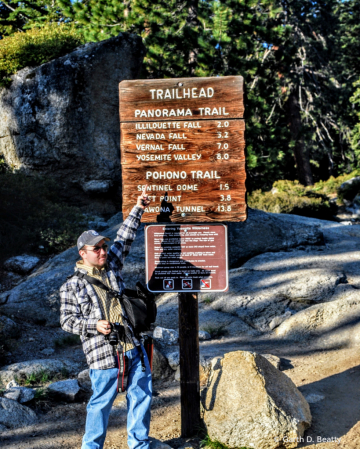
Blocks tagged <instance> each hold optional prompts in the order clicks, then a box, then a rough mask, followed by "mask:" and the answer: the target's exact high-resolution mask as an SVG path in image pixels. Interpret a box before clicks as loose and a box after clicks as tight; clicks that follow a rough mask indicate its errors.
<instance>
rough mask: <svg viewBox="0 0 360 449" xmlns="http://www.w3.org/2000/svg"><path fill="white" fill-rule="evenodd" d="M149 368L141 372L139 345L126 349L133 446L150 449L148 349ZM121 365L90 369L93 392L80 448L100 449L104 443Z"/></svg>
mask: <svg viewBox="0 0 360 449" xmlns="http://www.w3.org/2000/svg"><path fill="white" fill-rule="evenodd" d="M141 348H142V351H143V353H144V358H145V365H146V371H145V372H143V371H142V366H141V359H140V355H139V352H138V350H137V348H134V349H131V350H130V351H126V353H125V354H126V355H127V356H128V361H129V379H128V386H127V394H126V402H127V411H128V414H127V433H128V446H129V448H130V449H149V447H150V442H149V436H148V435H149V427H150V407H151V398H152V381H151V371H150V365H149V361H148V358H147V356H146V352H145V349H144V348H143V346H141ZM117 375H118V368H110V369H105V370H101V369H91V370H90V379H91V385H92V389H93V395H92V396H91V398H90V401H89V403H88V405H87V416H86V426H85V435H84V437H83V441H82V446H81V449H101V448H102V447H103V445H104V441H105V436H106V429H107V425H108V421H109V414H110V410H111V406H112V404H113V402H114V400H115V397H116V394H117V392H116V387H117Z"/></svg>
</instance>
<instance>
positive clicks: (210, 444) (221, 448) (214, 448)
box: [200, 435, 250, 449]
mask: <svg viewBox="0 0 360 449" xmlns="http://www.w3.org/2000/svg"><path fill="white" fill-rule="evenodd" d="M200 447H204V448H209V449H228V446H226V445H225V444H223V443H220V441H217V440H212V439H211V438H210V437H209V435H206V436H205V437H204V439H203V440H201V443H200ZM238 449H250V448H247V447H245V446H242V447H239V448H238Z"/></svg>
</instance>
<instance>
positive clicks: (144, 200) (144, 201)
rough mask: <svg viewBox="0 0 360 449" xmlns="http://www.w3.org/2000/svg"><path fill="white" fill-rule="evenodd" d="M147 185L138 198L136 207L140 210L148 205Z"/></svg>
mask: <svg viewBox="0 0 360 449" xmlns="http://www.w3.org/2000/svg"><path fill="white" fill-rule="evenodd" d="M146 189H147V185H146V186H145V187H144V188H143V191H142V194H141V195H140V196H138V199H137V203H136V205H137V206H139V207H141V209H145V207H146V206H148V205H149V204H150V198H149V197H148V195H147V193H146Z"/></svg>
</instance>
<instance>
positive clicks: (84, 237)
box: [77, 229, 110, 251]
mask: <svg viewBox="0 0 360 449" xmlns="http://www.w3.org/2000/svg"><path fill="white" fill-rule="evenodd" d="M102 239H104V240H107V241H109V240H110V239H109V238H108V237H105V236H103V235H100V234H99V233H98V232H96V231H94V230H92V229H91V230H90V231H85V232H83V233H82V234H81V235H80V237H79V238H78V239H77V248H78V250H79V251H80V250H81V248H82V247H83V246H85V245H89V246H94V245H96V244H97V243H99V242H100V240H102Z"/></svg>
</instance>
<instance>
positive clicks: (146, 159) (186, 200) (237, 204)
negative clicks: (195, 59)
mask: <svg viewBox="0 0 360 449" xmlns="http://www.w3.org/2000/svg"><path fill="white" fill-rule="evenodd" d="M243 115H244V102H243V78H242V77H241V76H226V77H216V78H178V79H161V80H135V81H122V82H121V83H120V122H121V165H122V182H123V186H122V191H123V206H122V209H123V213H124V218H125V217H127V215H128V214H129V212H130V210H131V208H132V207H133V205H134V204H135V203H136V198H137V196H139V195H140V194H141V191H142V189H143V188H144V186H145V185H146V184H147V185H148V187H147V193H148V195H149V196H150V199H151V204H150V205H149V206H148V207H147V208H146V209H145V213H144V215H143V217H142V221H143V222H216V221H243V220H245V219H246V202H245V178H246V173H245V154H244V151H245V139H244V132H245V122H244V120H243Z"/></svg>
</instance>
